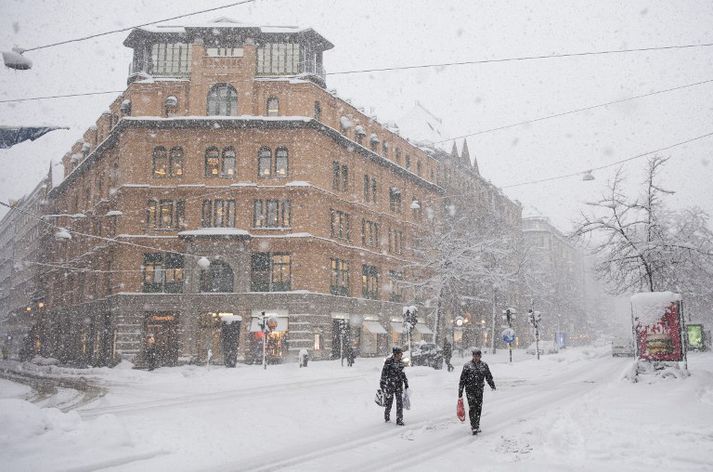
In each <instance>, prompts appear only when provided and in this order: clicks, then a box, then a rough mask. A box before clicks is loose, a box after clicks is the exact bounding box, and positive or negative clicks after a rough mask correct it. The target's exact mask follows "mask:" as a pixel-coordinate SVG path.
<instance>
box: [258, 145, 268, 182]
mask: <svg viewBox="0 0 713 472" xmlns="http://www.w3.org/2000/svg"><path fill="white" fill-rule="evenodd" d="M257 161H258V172H257V175H258V177H269V176H270V174H271V173H272V151H271V150H270V148H266V147H264V148H261V149H260V151H259V152H258V154H257Z"/></svg>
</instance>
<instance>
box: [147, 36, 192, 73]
mask: <svg viewBox="0 0 713 472" xmlns="http://www.w3.org/2000/svg"><path fill="white" fill-rule="evenodd" d="M190 71H191V44H186V43H158V44H153V45H152V46H151V67H150V68H149V70H148V71H147V72H148V73H149V74H151V75H168V76H171V75H188V73H189V72H190Z"/></svg>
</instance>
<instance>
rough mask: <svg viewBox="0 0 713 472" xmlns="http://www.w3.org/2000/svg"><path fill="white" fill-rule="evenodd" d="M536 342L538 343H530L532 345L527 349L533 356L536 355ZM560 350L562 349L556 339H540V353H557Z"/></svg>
mask: <svg viewBox="0 0 713 472" xmlns="http://www.w3.org/2000/svg"><path fill="white" fill-rule="evenodd" d="M536 344H537V343H532V344H530V346H529V347H528V348H527V349H526V350H525V352H526V353H527V354H531V355H533V356H534V355H536V354H537V346H536ZM559 351H560V350H559V348H558V347H557V344H555V343H554V341H540V354H557V353H558V352H559Z"/></svg>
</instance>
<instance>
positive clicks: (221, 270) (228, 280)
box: [200, 261, 234, 293]
mask: <svg viewBox="0 0 713 472" xmlns="http://www.w3.org/2000/svg"><path fill="white" fill-rule="evenodd" d="M233 279H234V276H233V269H231V268H230V266H229V265H228V264H226V263H225V262H222V261H211V263H210V266H208V268H207V269H206V270H203V271H201V281H200V283H201V292H221V293H228V292H232V291H233Z"/></svg>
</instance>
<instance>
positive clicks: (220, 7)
mask: <svg viewBox="0 0 713 472" xmlns="http://www.w3.org/2000/svg"><path fill="white" fill-rule="evenodd" d="M254 1H256V0H242V1H240V2H233V3H228V4H226V5H221V6H219V7H214V8H208V9H206V10H200V11H194V12H192V13H185V14H183V15H177V16H172V17H171V18H164V19H163V20H156V21H151V22H149V23H143V24H140V25H134V26H127V27H126V28H120V29H115V30H111V31H105V32H103V33H97V34H92V35H89V36H83V37H81V38H75V39H68V40H65V41H58V42H56V43H50V44H43V45H42V46H35V47H33V48H28V49H23V50H22V52H23V53H24V52H28V51H37V50H38V49H47V48H51V47H55V46H61V45H63V44H69V43H76V42H79V41H86V40H87V39H94V38H98V37H100V36H107V35H109V34H115V33H123V32H124V31H130V30H132V29H135V28H142V27H144V26H150V25H155V24H156V23H163V22H164V21H172V20H178V19H180V18H186V17H189V16H194V15H199V14H201V13H208V12H211V11H217V10H223V9H225V8H230V7H235V6H238V5H243V4H245V3H252V2H254Z"/></svg>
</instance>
